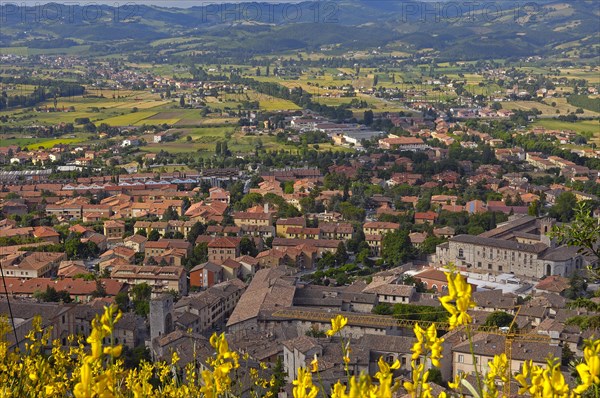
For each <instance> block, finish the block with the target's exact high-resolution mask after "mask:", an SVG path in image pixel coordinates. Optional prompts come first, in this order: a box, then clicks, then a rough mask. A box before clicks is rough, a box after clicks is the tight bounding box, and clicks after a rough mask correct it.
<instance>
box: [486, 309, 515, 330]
mask: <svg viewBox="0 0 600 398" xmlns="http://www.w3.org/2000/svg"><path fill="white" fill-rule="evenodd" d="M514 318H515V317H514V316H513V315H510V314H508V313H506V312H504V311H494V312H492V313H491V314H490V315H488V317H487V318H485V323H484V325H485V326H497V327H499V328H501V327H507V326H510V324H511V323H512V321H513V319H514Z"/></svg>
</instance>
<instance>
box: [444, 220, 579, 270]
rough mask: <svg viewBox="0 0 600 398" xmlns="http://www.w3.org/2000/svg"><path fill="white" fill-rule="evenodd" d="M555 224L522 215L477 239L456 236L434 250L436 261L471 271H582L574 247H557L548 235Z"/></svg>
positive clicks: (470, 236) (467, 236)
mask: <svg viewBox="0 0 600 398" xmlns="http://www.w3.org/2000/svg"><path fill="white" fill-rule="evenodd" d="M554 223H555V220H553V219H550V218H536V217H531V216H524V217H520V218H517V219H514V220H510V221H508V222H506V223H504V224H502V225H500V226H498V227H497V228H495V229H492V230H490V231H487V232H484V233H482V234H480V235H478V236H473V235H457V236H455V237H453V238H450V240H449V241H448V242H446V243H443V244H441V245H439V246H438V247H437V249H436V258H435V261H436V263H438V264H448V263H450V262H452V263H454V264H455V265H456V266H457V267H459V268H462V269H465V270H469V271H473V272H478V271H479V272H486V273H513V274H515V275H519V276H524V277H533V278H541V277H543V276H547V275H562V276H569V275H571V274H572V273H573V272H574V271H575V270H578V269H581V268H583V266H584V261H585V260H586V259H585V258H584V256H583V255H582V254H580V253H578V248H577V247H572V246H557V245H556V243H555V242H554V241H553V240H552V239H551V238H550V237H549V236H548V233H549V232H550V231H551V229H552V226H553V225H554Z"/></svg>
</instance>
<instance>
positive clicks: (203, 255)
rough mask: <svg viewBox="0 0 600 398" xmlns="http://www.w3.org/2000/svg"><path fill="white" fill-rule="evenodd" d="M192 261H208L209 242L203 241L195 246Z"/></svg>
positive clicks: (200, 262) (195, 262)
mask: <svg viewBox="0 0 600 398" xmlns="http://www.w3.org/2000/svg"><path fill="white" fill-rule="evenodd" d="M192 261H193V263H194V265H196V264H202V263H205V262H207V261H208V243H206V242H202V243H199V244H197V245H196V247H194V251H193V253H192Z"/></svg>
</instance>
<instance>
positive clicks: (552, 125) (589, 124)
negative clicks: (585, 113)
mask: <svg viewBox="0 0 600 398" xmlns="http://www.w3.org/2000/svg"><path fill="white" fill-rule="evenodd" d="M534 125H535V126H542V127H545V128H547V129H550V130H573V131H575V132H577V133H582V132H590V133H592V134H594V136H595V137H597V139H600V120H578V121H576V122H575V123H569V122H563V121H560V120H554V119H541V120H538V121H536V122H535V123H534Z"/></svg>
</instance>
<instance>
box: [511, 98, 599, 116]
mask: <svg viewBox="0 0 600 398" xmlns="http://www.w3.org/2000/svg"><path fill="white" fill-rule="evenodd" d="M553 102H554V103H555V104H556V105H555V106H552V103H553ZM502 108H504V109H518V110H524V111H529V110H532V109H533V108H536V109H537V110H539V111H540V112H542V115H541V116H542V117H544V116H546V117H555V116H559V115H567V114H569V113H571V112H575V110H576V109H577V107H576V106H574V105H571V104H569V103H568V102H567V99H566V98H548V99H546V100H544V102H537V101H510V102H503V103H502ZM557 111H558V113H557ZM579 116H583V117H597V116H600V114H599V113H597V112H593V111H590V110H587V109H584V110H583V113H582V114H580V115H579Z"/></svg>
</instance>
